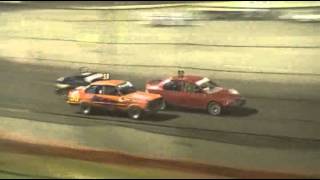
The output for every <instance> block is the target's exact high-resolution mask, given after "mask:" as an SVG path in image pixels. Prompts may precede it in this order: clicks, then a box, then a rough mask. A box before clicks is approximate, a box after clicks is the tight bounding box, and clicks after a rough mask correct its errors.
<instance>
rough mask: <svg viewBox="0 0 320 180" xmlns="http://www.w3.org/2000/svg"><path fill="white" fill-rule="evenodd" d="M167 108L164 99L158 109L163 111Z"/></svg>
mask: <svg viewBox="0 0 320 180" xmlns="http://www.w3.org/2000/svg"><path fill="white" fill-rule="evenodd" d="M166 108H167V102H166V101H165V100H163V101H162V104H161V107H160V111H163V110H165V109H166Z"/></svg>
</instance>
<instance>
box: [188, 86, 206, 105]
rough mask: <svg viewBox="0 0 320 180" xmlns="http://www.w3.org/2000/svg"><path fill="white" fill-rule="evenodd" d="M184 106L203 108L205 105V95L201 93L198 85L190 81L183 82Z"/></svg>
mask: <svg viewBox="0 0 320 180" xmlns="http://www.w3.org/2000/svg"><path fill="white" fill-rule="evenodd" d="M184 92H185V101H184V103H185V106H187V107H190V108H199V109H203V108H205V107H206V106H207V95H206V94H205V93H203V92H202V91H201V89H200V87H199V86H197V85H196V84H194V83H192V82H187V83H185V86H184Z"/></svg>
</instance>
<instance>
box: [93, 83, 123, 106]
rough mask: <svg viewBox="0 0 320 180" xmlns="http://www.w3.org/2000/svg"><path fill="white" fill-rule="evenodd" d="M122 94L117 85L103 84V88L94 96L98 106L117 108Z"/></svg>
mask: <svg viewBox="0 0 320 180" xmlns="http://www.w3.org/2000/svg"><path fill="white" fill-rule="evenodd" d="M119 98H120V94H119V92H118V90H117V88H116V87H115V86H102V89H101V90H100V91H99V92H98V94H97V95H96V96H95V97H94V103H95V104H96V106H98V107H101V108H104V109H107V110H116V109H117V108H118V105H119Z"/></svg>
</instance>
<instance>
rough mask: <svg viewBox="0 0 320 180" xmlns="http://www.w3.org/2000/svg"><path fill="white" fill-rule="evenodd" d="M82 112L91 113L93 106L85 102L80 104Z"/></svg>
mask: <svg viewBox="0 0 320 180" xmlns="http://www.w3.org/2000/svg"><path fill="white" fill-rule="evenodd" d="M80 112H81V113H82V114H84V115H89V114H91V113H92V107H91V106H90V105H89V104H86V103H83V104H81V105H80Z"/></svg>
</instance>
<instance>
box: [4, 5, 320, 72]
mask: <svg viewBox="0 0 320 180" xmlns="http://www.w3.org/2000/svg"><path fill="white" fill-rule="evenodd" d="M183 10H184V9H181V8H161V9H147V10H25V11H9V12H3V13H1V14H0V25H1V29H0V40H1V44H0V56H2V57H9V58H7V59H16V58H18V59H25V60H28V59H34V60H37V59H38V60H44V59H51V60H59V61H73V62H79V63H83V62H89V63H102V64H108V65H123V66H124V67H125V66H127V65H138V66H139V65H142V66H143V65H147V66H171V67H185V68H188V67H191V68H196V69H197V68H199V69H204V70H218V71H231V72H233V71H235V72H256V73H260V72H262V73H289V74H302V75H306V74H307V75H320V64H319V63H318V59H319V57H320V53H319V52H320V51H319V50H320V38H319V37H320V36H318V34H319V32H318V31H317V30H318V24H317V23H305V24H304V23H292V22H280V21H279V22H276V21H192V26H179V27H171V26H169V27H154V26H150V21H149V20H148V17H149V15H150V14H159V13H160V14H161V13H162V14H166V15H168V14H170V13H172V12H179V11H183ZM42 62H43V61H42ZM230 76H234V77H236V76H238V75H232V74H230Z"/></svg>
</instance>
